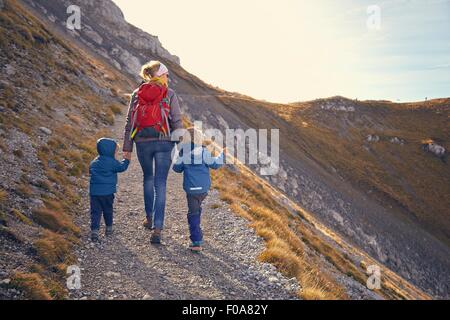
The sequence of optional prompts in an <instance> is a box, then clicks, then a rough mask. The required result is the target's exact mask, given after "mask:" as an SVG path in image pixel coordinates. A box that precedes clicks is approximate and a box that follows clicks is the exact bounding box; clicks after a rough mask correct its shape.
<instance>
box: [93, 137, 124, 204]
mask: <svg viewBox="0 0 450 320" xmlns="http://www.w3.org/2000/svg"><path fill="white" fill-rule="evenodd" d="M116 148H117V142H116V141H114V140H112V139H107V138H102V139H100V140H98V141H97V151H98V154H99V156H98V157H97V158H96V159H95V160H94V161H92V162H91V166H90V168H89V172H90V176H91V181H90V188H89V189H90V194H91V196H108V195H111V194H114V193H116V192H117V173H119V172H124V171H126V170H127V169H128V165H129V164H130V161H128V160H126V159H125V160H123V161H118V160H116V159H115V157H114V156H115V153H116Z"/></svg>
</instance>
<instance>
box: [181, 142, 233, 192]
mask: <svg viewBox="0 0 450 320" xmlns="http://www.w3.org/2000/svg"><path fill="white" fill-rule="evenodd" d="M180 149H181V150H180V153H179V157H178V159H177V162H176V163H175V165H174V166H173V171H175V172H177V173H184V176H183V189H184V191H186V193H188V194H203V193H207V192H208V191H209V189H210V188H211V176H210V172H209V170H210V169H213V170H217V169H219V168H220V167H222V166H223V164H224V158H225V157H224V154H223V153H222V154H221V155H220V156H218V157H213V156H212V155H211V153H210V152H209V151H208V150H207V149H206V148H205V147H204V146H198V145H194V144H193V143H192V144H190V145H187V144H183V145H180ZM186 150H187V151H188V152H187V154H186V155H184V153H185V151H186Z"/></svg>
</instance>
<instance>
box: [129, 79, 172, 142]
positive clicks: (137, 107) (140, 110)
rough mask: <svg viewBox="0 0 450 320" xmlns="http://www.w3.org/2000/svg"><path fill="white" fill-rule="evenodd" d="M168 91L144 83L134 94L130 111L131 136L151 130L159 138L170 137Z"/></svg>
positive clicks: (153, 84) (162, 87)
mask: <svg viewBox="0 0 450 320" xmlns="http://www.w3.org/2000/svg"><path fill="white" fill-rule="evenodd" d="M168 93H169V92H168V89H167V88H166V87H164V86H160V85H158V84H155V83H144V84H143V85H141V86H140V87H139V89H138V91H137V93H136V94H135V95H136V96H135V102H134V108H133V111H132V117H131V119H132V129H133V130H132V135H131V138H132V139H133V138H134V137H135V136H136V134H138V133H140V132H142V130H144V129H147V128H151V129H152V131H153V132H156V133H158V134H159V136H160V137H161V136H163V137H164V136H170V126H169V114H170V101H169V98H168Z"/></svg>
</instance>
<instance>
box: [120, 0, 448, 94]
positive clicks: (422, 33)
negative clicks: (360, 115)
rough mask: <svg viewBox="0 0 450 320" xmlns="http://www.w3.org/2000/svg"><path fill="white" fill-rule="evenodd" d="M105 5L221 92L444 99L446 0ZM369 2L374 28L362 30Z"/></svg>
mask: <svg viewBox="0 0 450 320" xmlns="http://www.w3.org/2000/svg"><path fill="white" fill-rule="evenodd" d="M114 2H115V3H117V4H118V5H119V6H120V8H121V9H122V10H123V12H124V14H125V17H126V19H127V20H128V21H129V22H130V23H132V24H134V25H136V26H138V27H140V28H141V29H143V30H145V31H147V32H149V33H150V34H153V35H157V36H158V37H159V39H160V40H161V42H162V44H163V46H164V47H165V48H167V49H168V50H169V51H170V52H171V53H172V54H175V55H178V56H179V57H180V59H181V64H182V66H183V67H184V68H185V69H187V70H188V71H189V72H191V73H193V74H195V75H197V76H199V77H200V78H201V79H202V80H204V81H205V82H208V83H211V84H213V85H217V86H219V87H221V88H223V89H226V90H230V91H237V92H241V93H243V94H248V95H250V96H253V97H255V98H259V99H266V100H269V101H274V102H293V101H303V100H310V99H315V98H321V97H328V96H334V95H343V96H347V97H349V98H359V99H389V100H394V101H397V100H398V99H399V100H400V101H416V100H423V99H424V98H425V97H428V98H437V97H448V96H450V0H390V1H377V0H370V1H367V0H339V1H336V0H315V1H312V0H276V1H275V0H272V1H268V0H221V1H219V0H189V1H186V0H164V1H153V0H146V1H130V0H114ZM371 5H377V6H378V7H379V8H380V13H381V15H380V22H381V24H380V27H381V28H380V29H379V30H376V29H370V28H368V26H367V20H368V19H369V18H371V20H370V21H374V22H376V21H377V16H376V13H375V11H370V12H369V13H368V11H367V10H368V7H369V6H371ZM372 25H373V24H372Z"/></svg>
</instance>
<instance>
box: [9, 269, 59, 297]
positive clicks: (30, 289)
mask: <svg viewBox="0 0 450 320" xmlns="http://www.w3.org/2000/svg"><path fill="white" fill-rule="evenodd" d="M11 285H12V286H13V287H15V288H17V289H19V290H21V291H23V292H25V295H26V296H27V297H28V298H30V299H32V300H51V299H52V297H51V296H50V294H49V292H48V289H47V288H46V286H45V283H44V280H43V279H42V277H41V276H40V275H39V274H37V273H22V272H18V273H16V274H14V276H13V277H12V279H11Z"/></svg>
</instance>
